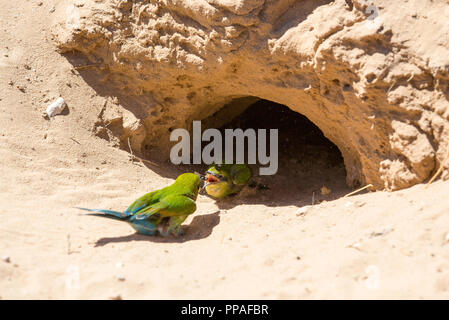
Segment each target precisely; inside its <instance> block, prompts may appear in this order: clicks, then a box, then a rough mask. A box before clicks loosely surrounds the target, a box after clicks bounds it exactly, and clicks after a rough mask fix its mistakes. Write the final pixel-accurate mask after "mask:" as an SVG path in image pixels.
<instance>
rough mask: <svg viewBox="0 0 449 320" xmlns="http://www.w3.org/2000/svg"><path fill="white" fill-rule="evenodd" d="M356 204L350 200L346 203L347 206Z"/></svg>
mask: <svg viewBox="0 0 449 320" xmlns="http://www.w3.org/2000/svg"><path fill="white" fill-rule="evenodd" d="M353 205H354V202H351V201H348V202H346V203H345V208H349V207H352V206H353Z"/></svg>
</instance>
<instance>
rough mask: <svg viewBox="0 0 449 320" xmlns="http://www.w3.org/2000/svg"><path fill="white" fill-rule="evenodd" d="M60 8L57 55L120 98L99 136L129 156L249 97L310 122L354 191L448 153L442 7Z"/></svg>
mask: <svg viewBox="0 0 449 320" xmlns="http://www.w3.org/2000/svg"><path fill="white" fill-rule="evenodd" d="M56 13H57V17H58V18H57V21H55V27H54V34H55V40H56V43H57V46H58V48H59V50H60V51H61V53H63V54H65V55H66V56H67V58H68V59H69V60H70V61H71V62H72V63H73V64H74V66H75V69H76V70H78V72H80V74H81V75H83V76H84V77H85V79H86V80H88V81H90V83H91V85H92V86H93V87H95V88H96V89H98V91H102V90H105V88H109V90H110V91H109V92H114V93H116V97H117V98H113V99H111V101H110V102H109V103H108V104H107V105H105V108H104V110H103V112H102V113H101V114H100V115H99V121H98V123H97V127H98V128H97V129H98V132H99V134H100V135H101V134H104V132H102V130H105V129H104V127H105V126H106V125H107V126H108V130H112V132H113V133H114V134H115V135H116V136H117V137H118V138H119V139H120V140H122V141H125V140H127V139H128V138H130V141H131V143H132V146H133V148H134V149H136V150H140V149H142V148H143V146H144V145H151V146H152V147H154V148H158V150H160V152H165V153H167V146H168V145H169V144H168V142H169V135H170V130H172V129H173V128H179V127H185V128H189V126H190V125H191V123H192V120H197V119H205V118H207V117H208V116H210V115H212V114H214V113H215V112H217V111H218V110H219V109H221V108H222V107H223V106H224V105H226V104H228V103H229V102H231V101H233V100H234V99H236V98H239V97H248V96H254V97H259V98H263V99H267V100H271V101H274V102H277V103H280V104H284V105H287V106H288V107H290V108H291V109H293V110H295V111H297V112H300V113H301V114H303V115H305V116H307V117H308V118H309V119H310V120H311V121H312V122H314V123H315V124H316V125H317V126H318V127H319V128H320V129H321V130H322V131H323V133H324V134H325V135H326V136H327V137H328V138H329V139H330V140H331V141H333V142H334V143H335V144H336V145H337V146H338V147H339V149H340V150H341V152H342V154H343V157H344V159H345V165H346V169H347V182H348V183H349V184H350V185H358V184H368V183H372V184H374V185H375V186H376V188H377V189H382V188H387V189H390V190H392V189H400V188H405V187H409V186H411V185H413V184H416V183H420V182H423V181H426V180H427V179H428V178H429V177H430V176H431V174H433V173H434V172H435V170H436V169H437V168H438V167H439V166H440V164H441V163H442V162H444V161H443V160H444V159H445V158H446V156H447V153H448V150H449V146H448V141H449V140H448V136H449V122H448V120H449V102H448V98H449V75H448V71H449V24H448V23H447V19H446V17H448V16H449V4H448V3H447V1H443V0H439V1H437V0H435V1H430V0H414V1H413V0H411V1H406V0H398V1H384V0H379V1H372V2H371V3H368V1H350V0H336V1H324V0H322V1H317V0H300V1H293V0H186V1H181V0H163V1H162V0H161V1H125V0H121V1H119V0H106V1H94V0H78V1H75V2H73V1H65V2H64V1H63V2H61V3H60V4H59V6H58V7H57V8H56ZM443 165H444V163H443ZM443 176H444V177H445V178H447V177H448V176H449V174H448V172H447V171H446V172H445V173H444V174H443Z"/></svg>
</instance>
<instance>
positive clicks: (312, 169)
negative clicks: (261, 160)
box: [191, 99, 349, 205]
mask: <svg viewBox="0 0 449 320" xmlns="http://www.w3.org/2000/svg"><path fill="white" fill-rule="evenodd" d="M241 101H242V103H243V104H247V105H248V103H247V102H248V100H245V99H243V100H241ZM225 109H228V110H225ZM230 109H235V110H237V111H236V112H233V110H230ZM222 113H226V114H228V115H231V116H230V117H229V118H228V121H226V120H224V121H223V119H221V120H220V122H221V123H220V125H219V127H220V128H219V130H220V131H221V132H222V136H223V138H224V130H225V129H236V128H241V129H242V130H246V129H255V130H256V132H257V129H268V130H269V129H278V134H279V138H278V144H279V148H278V150H279V158H278V171H277V173H276V174H275V175H273V176H259V164H257V165H251V167H252V170H253V175H254V176H255V179H256V180H257V181H258V182H259V183H262V184H264V185H267V186H268V187H269V190H265V191H260V192H256V194H255V195H254V197H252V198H253V199H258V200H261V201H262V202H263V203H265V204H268V205H281V204H292V205H306V204H311V203H312V201H313V202H314V203H315V204H316V203H319V202H321V201H323V200H332V199H336V198H338V197H341V196H343V195H345V194H346V193H348V192H349V188H348V186H347V185H346V170H345V166H344V162H343V157H342V155H341V153H340V150H339V149H338V148H337V146H336V145H335V144H333V143H332V142H331V141H329V140H328V139H327V138H326V137H325V136H324V135H323V133H322V131H321V130H320V129H319V128H318V127H317V126H316V125H315V124H313V123H312V122H311V121H310V120H309V119H308V118H306V117H305V116H303V115H301V114H300V113H297V112H295V111H293V110H291V109H289V108H288V107H287V106H285V105H281V104H277V103H274V102H271V101H268V100H257V101H256V102H255V103H250V104H249V106H244V105H239V103H238V99H237V103H235V101H234V102H233V103H231V104H229V105H227V106H225V107H224V108H223V109H221V110H219V111H218V112H217V113H216V114H214V115H212V116H211V117H210V119H209V118H207V119H204V120H203V122H202V123H203V124H205V123H209V124H211V123H213V122H214V120H216V119H217V118H219V117H220V114H222ZM231 117H232V118H231ZM223 123H224V124H223ZM215 124H216V123H215ZM205 129H206V128H203V130H205ZM268 132H269V131H267V136H268V135H269V134H268ZM207 143H208V142H205V143H204V144H203V148H204V146H205V145H207ZM245 143H246V139H245ZM267 150H269V147H268V146H267ZM234 154H235V153H234ZM223 155H224V141H223ZM246 157H247V154H245V159H246ZM192 167H194V168H191V169H194V170H197V171H200V170H204V166H192ZM323 187H325V189H322V188H323ZM329 191H330V193H329ZM271 201H274V202H273V203H272V202H271ZM243 202H244V203H248V202H251V201H248V199H245V200H243ZM256 202H259V201H256Z"/></svg>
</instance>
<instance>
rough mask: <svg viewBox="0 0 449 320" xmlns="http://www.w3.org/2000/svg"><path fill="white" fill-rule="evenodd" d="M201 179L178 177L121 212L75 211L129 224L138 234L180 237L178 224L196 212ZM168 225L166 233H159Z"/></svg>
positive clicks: (188, 175) (99, 210)
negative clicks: (87, 212)
mask: <svg viewBox="0 0 449 320" xmlns="http://www.w3.org/2000/svg"><path fill="white" fill-rule="evenodd" d="M200 184H201V179H200V176H199V175H197V174H194V173H184V174H181V175H180V176H179V177H178V178H177V179H176V181H175V182H174V183H173V184H172V185H170V186H168V187H165V188H163V189H160V190H156V191H153V192H149V193H147V194H145V195H143V196H142V197H140V198H138V199H137V200H136V201H134V202H133V203H132V204H131V205H130V206H129V207H128V209H126V210H125V211H123V212H119V211H111V210H103V209H87V208H78V209H81V210H86V211H90V212H96V213H95V214H93V215H97V216H102V217H107V218H113V219H118V220H121V221H124V222H127V223H129V224H130V225H131V226H132V227H133V228H134V229H135V230H136V231H137V232H138V233H141V234H144V235H149V236H153V235H156V234H157V232H158V231H159V233H160V234H161V235H162V236H168V235H170V234H171V233H173V234H174V235H176V236H178V235H181V234H182V230H181V224H182V223H183V222H184V220H185V219H186V218H187V216H189V215H190V214H192V213H194V212H195V210H196V203H195V201H196V198H197V196H198V191H199V188H200ZM165 223H167V226H168V227H167V230H166V231H165V230H163V229H161V227H164V224H165Z"/></svg>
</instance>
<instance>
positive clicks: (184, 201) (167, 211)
mask: <svg viewBox="0 0 449 320" xmlns="http://www.w3.org/2000/svg"><path fill="white" fill-rule="evenodd" d="M195 210H196V203H195V200H193V199H191V198H189V197H187V196H184V195H168V196H165V197H163V198H161V199H160V200H159V202H157V203H154V204H152V205H150V206H148V207H147V208H145V209H143V210H140V211H139V212H138V213H137V214H136V219H147V218H149V217H151V216H152V215H154V214H156V213H158V214H160V216H161V217H172V216H181V215H189V214H192V213H194V212H195Z"/></svg>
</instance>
